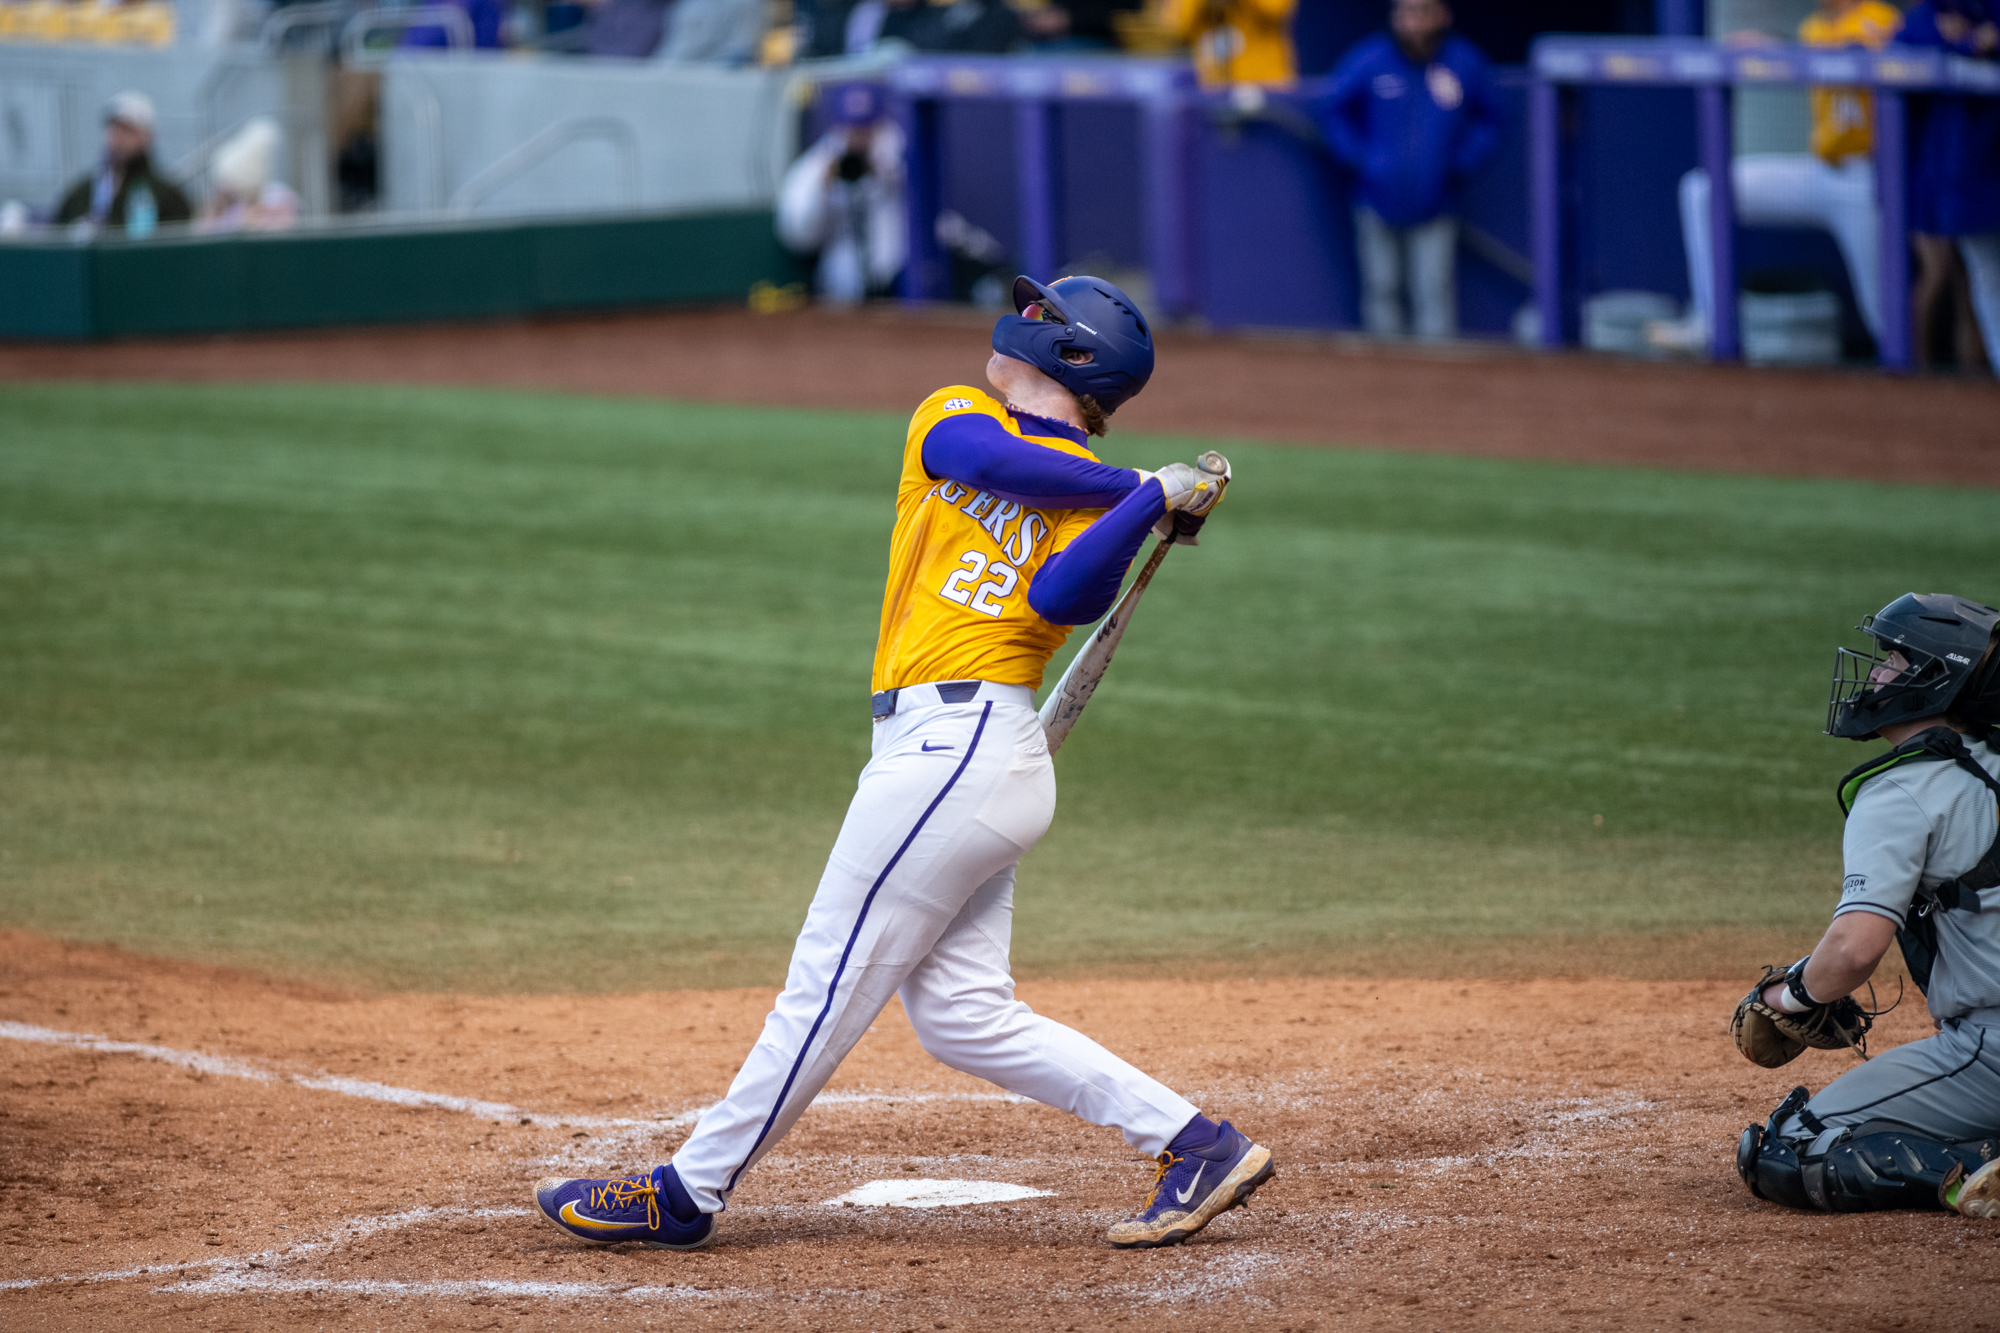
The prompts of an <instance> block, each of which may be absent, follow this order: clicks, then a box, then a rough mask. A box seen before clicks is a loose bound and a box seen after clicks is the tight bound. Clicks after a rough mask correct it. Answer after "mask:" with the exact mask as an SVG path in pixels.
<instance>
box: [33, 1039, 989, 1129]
mask: <svg viewBox="0 0 2000 1333" xmlns="http://www.w3.org/2000/svg"><path fill="white" fill-rule="evenodd" d="M0 1038H9V1039H11V1040H14V1041H27V1042H36V1043H38V1044H41V1045H45V1046H66V1047H69V1048H71V1049H75V1050H85V1051H96V1052H98V1053H100V1054H104V1055H133V1056H137V1057H139V1058H140V1059H142V1060H157V1061H159V1062H161V1063H162V1064H170V1065H177V1066H179V1067H180V1068H183V1069H191V1070H194V1071H196V1072H198V1073H203V1074H214V1075H218V1076H220V1077H223V1078H240V1079H247V1080H249V1081H251V1082H255V1083H290V1084H295V1085H296V1086H298V1087H301V1088H309V1089H311V1090H312V1091H314V1092H331V1093H337V1094H339V1095H340V1096H343V1097H356V1098H360V1099H362V1100H364V1101H372V1102H387V1103H389V1104H390V1105H392V1106H411V1107H419V1108H425V1109H429V1110H437V1111H457V1112H459V1113H461V1114H464V1115H470V1116H474V1117H476V1118H478V1119H480V1120H514V1121H520V1120H524V1119H525V1120H530V1121H533V1122H534V1123H536V1124H538V1125H560V1126H564V1127H575V1128H579V1129H596V1130H662V1129H681V1128H685V1127H687V1126H690V1125H692V1124H694V1123H695V1122H696V1121H697V1120H699V1119H701V1117H702V1116H703V1115H704V1114H705V1113H706V1112H708V1111H709V1110H711V1109H712V1107H711V1106H702V1107H697V1108H694V1109H692V1110H687V1111H677V1112H674V1113H673V1114H671V1115H663V1116H656V1117H654V1118H652V1119H645V1120H641V1119H632V1118H627V1117H613V1116H592V1115H570V1114H565V1113H550V1112H545V1111H531V1110H528V1109H527V1108H525V1107H520V1106H513V1105H510V1104H509V1103H506V1102H488V1101H481V1100H479V1099H478V1098H475V1097H456V1096H453V1095H452V1094H450V1093H445V1092H424V1091H422V1090H420V1089H417V1088H399V1087H395V1086H393V1085H391V1084H388V1083H375V1082H371V1081H369V1080H367V1079H359V1078H345V1077H342V1076H340V1075H336V1074H286V1073H282V1072H280V1071H278V1070H273V1069H268V1068H265V1067H264V1066H262V1065H259V1064H255V1063H253V1062H251V1061H248V1060H239V1059H235V1058H233V1057H231V1056H225V1055H208V1054H206V1053H204V1052H201V1051H183V1050H179V1049H177V1048H175V1047H172V1046H155V1045H152V1044H151V1043H148V1042H142V1041H113V1040H111V1039H110V1038H108V1037H103V1036H99V1035H97V1034H94V1033H88V1032H62V1031H59V1030H57V1029H55V1028H44V1027H36V1026H34V1025H33V1024H29V1023H13V1022H5V1021H0ZM1027 1100H1028V1099H1027V1098H1025V1097H1017V1096H1015V1095H1014V1094H1012V1093H1004V1092H909V1093H894V1092H823V1093H821V1094H820V1095H819V1096H818V1097H817V1098H815V1099H814V1100H813V1105H814V1106H828V1107H834V1106H872V1105H880V1104H883V1103H891V1102H895V1103H900V1102H1006V1103H1021V1102H1025V1101H1027Z"/></svg>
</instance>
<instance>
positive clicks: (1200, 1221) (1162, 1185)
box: [1105, 1120, 1277, 1250]
mask: <svg viewBox="0 0 2000 1333" xmlns="http://www.w3.org/2000/svg"><path fill="white" fill-rule="evenodd" d="M1276 1173H1277V1168H1276V1167H1275V1166H1273V1165H1272V1162H1271V1150H1270V1149H1269V1148H1265V1147H1262V1146H1260V1145H1258V1144H1255V1143H1252V1142H1251V1141H1250V1140H1249V1139H1247V1138H1245V1137H1244V1136H1243V1135H1242V1134H1240V1133H1238V1132H1237V1130H1236V1126H1234V1125H1232V1124H1230V1123H1229V1122H1228V1121H1227V1120H1225V1121H1223V1122H1222V1134H1221V1136H1220V1137H1219V1138H1217V1139H1216V1141H1215V1145H1214V1146H1213V1147H1210V1148H1204V1149H1202V1150H1201V1151H1200V1152H1191V1153H1186V1154H1177V1153H1172V1152H1163V1153H1161V1154H1160V1174H1159V1175H1157V1176H1155V1177H1154V1178H1153V1193H1152V1196H1151V1197H1150V1198H1148V1199H1147V1200H1146V1209H1145V1211H1144V1212H1142V1213H1140V1214H1139V1215H1138V1216H1137V1217H1128V1218H1126V1219H1125V1220H1124V1221H1123V1222H1120V1223H1119V1224H1118V1225H1117V1226H1115V1227H1113V1228H1111V1230H1110V1231H1109V1232H1107V1233H1106V1234H1105V1239H1106V1240H1109V1241H1110V1242H1111V1243H1112V1244H1113V1245H1116V1246H1117V1247H1118V1248H1119V1249H1121V1250H1150V1249H1153V1248H1155V1247H1157V1246H1161V1245H1178V1244H1180V1243H1181V1242H1182V1241H1184V1240H1186V1239H1187V1238H1188V1237H1189V1236H1192V1235H1194V1233H1195V1232H1197V1231H1200V1230H1201V1229H1202V1228H1203V1227H1205V1226H1207V1225H1208V1224H1209V1223H1210V1222H1213V1221H1214V1220H1215V1219H1216V1218H1218V1217H1220V1216H1222V1215H1223V1214H1224V1213H1226V1212H1228V1211H1229V1210H1230V1209H1231V1208H1238V1207H1241V1206H1243V1205H1244V1204H1246V1203H1248V1202H1249V1201H1250V1196H1251V1195H1252V1194H1254V1193H1255V1192H1256V1190H1257V1187H1258V1186H1259V1185H1261V1184H1263V1183H1264V1182H1265V1181H1267V1180H1269V1179H1270V1178H1271V1177H1272V1176H1273V1175H1275V1174H1276Z"/></svg>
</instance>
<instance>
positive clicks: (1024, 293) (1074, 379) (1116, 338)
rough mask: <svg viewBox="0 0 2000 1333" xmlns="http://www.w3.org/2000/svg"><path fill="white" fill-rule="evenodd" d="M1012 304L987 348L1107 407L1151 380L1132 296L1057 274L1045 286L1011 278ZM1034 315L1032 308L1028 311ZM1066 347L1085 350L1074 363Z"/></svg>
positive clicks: (1145, 337) (1141, 319)
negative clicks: (1084, 356)
mask: <svg viewBox="0 0 2000 1333" xmlns="http://www.w3.org/2000/svg"><path fill="white" fill-rule="evenodd" d="M1014 309H1015V310H1016V311H1017V312H1019V313H1016V314H1012V315H1002V316H1001V317H1000V322H999V323H998V324H995V325H994V326H993V350H994V351H996V352H999V353H1001V354H1002V355H1004V356H1011V357H1013V358H1014V359H1015V360H1017V361H1025V362H1027V363H1028V364H1029V365H1031V366H1033V367H1034V368H1035V369H1036V370H1039V371H1041V372H1042V373H1043V374H1044V375H1047V376H1048V377H1049V378H1050V379H1052V380H1054V381H1055V382H1056V383H1058V384H1060V385H1062V386H1063V388H1065V389H1068V390H1069V391H1070V392H1071V393H1073V394H1076V395H1078V396H1079V397H1081V396H1082V395H1084V394H1089V395H1090V396H1091V397H1092V398H1094V399H1096V400H1097V405H1098V406H1099V407H1101V408H1103V409H1104V410H1105V411H1106V412H1115V411H1117V410H1118V405H1119V404H1120V403H1122V402H1124V401H1125V400H1126V399H1127V398H1130V397H1131V396H1132V395H1133V394H1135V393H1137V392H1139V390H1141V389H1143V388H1145V387H1146V381H1147V380H1149V379H1151V378H1152V377H1153V331H1152V330H1151V329H1149V328H1147V327H1146V317H1145V316H1144V315H1142V314H1140V313H1139V307H1138V304H1137V303H1136V302H1134V301H1133V300H1132V298H1131V297H1129V296H1127V295H1126V294H1125V293H1123V292H1121V291H1119V290H1118V288H1117V287H1115V286H1113V285H1112V284H1111V283H1108V282H1106V281H1105V280H1104V279H1102V278H1088V277H1084V278H1062V279H1059V280H1057V281H1055V282H1052V283H1050V284H1049V285H1048V286H1046V287H1044V286H1043V285H1042V284H1041V283H1039V282H1036V281H1035V280H1034V279H1033V278H1016V279H1014ZM1030 312H1032V313H1030ZM1064 352H1088V353H1090V359H1089V360H1087V361H1084V362H1083V363H1081V364H1078V363H1077V362H1074V361H1066V360H1064V359H1063V353H1064Z"/></svg>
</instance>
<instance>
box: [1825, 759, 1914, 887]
mask: <svg viewBox="0 0 2000 1333" xmlns="http://www.w3.org/2000/svg"><path fill="white" fill-rule="evenodd" d="M1930 836H1931V822H1930V820H1929V818H1928V817H1927V816H1926V815H1925V814H1924V810H1923V807H1922V806H1920V805H1918V804H1917V802H1916V799H1915V798H1914V797H1912V796H1911V795H1910V793H1909V792H1908V791H1907V790H1905V789H1904V787H1903V786H1902V785H1901V784H1900V783H1898V782H1897V781H1896V780H1895V778H1894V777H1893V776H1892V775H1890V774H1886V773H1885V774H1883V775H1882V776H1881V777H1878V778H1875V779H1874V780H1872V781H1871V782H1869V784H1868V785H1867V786H1866V787H1863V788H1862V789H1861V795H1860V796H1859V797H1857V798H1856V799H1855V802H1854V809H1853V810H1852V811H1851V812H1850V813H1849V814H1848V816H1847V828H1846V830H1845V831H1844V832H1843V834H1842V836H1841V848H1840V850H1841V860H1842V862H1843V863H1844V866H1845V870H1844V876H1845V877H1844V878H1843V879H1842V880H1841V884H1840V905H1839V906H1838V907H1836V908H1834V909H1833V914H1834V915H1835V916H1842V915H1844V914H1846V913H1848V912H1873V913H1874V914H1875V915H1877V916H1886V917H1888V918H1889V919H1890V920H1891V921H1895V922H1898V923H1900V922H1901V921H1902V920H1903V919H1904V917H1905V916H1907V915H1908V914H1909V910H1910V902H1911V900H1912V899H1914V898H1915V897H1916V893H1917V888H1918V886H1919V885H1920V884H1921V883H1922V881H1923V874H1924V862H1925V860H1926V859H1928V857H1929V855H1930Z"/></svg>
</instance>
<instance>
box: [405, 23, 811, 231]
mask: <svg viewBox="0 0 2000 1333" xmlns="http://www.w3.org/2000/svg"><path fill="white" fill-rule="evenodd" d="M795 84H796V77H795V76H794V75H793V74H791V73H789V72H787V71H782V70H779V71H766V70H760V69H719V68H707V67H702V66H688V65H669V64H664V63H660V62H656V61H636V60H634V61H625V60H589V61H585V60H576V59H545V60H525V61H524V60H518V59H513V58H510V57H507V56H503V55H497V54H488V53H484V52H481V53H475V54H471V55H436V56H423V55H415V54H411V55H398V56H397V57H396V58H395V59H393V60H391V61H389V62H387V64H386V65H385V67H384V74H383V86H382V99H383V105H382V207H383V209H384V211H389V212H423V211H430V210H436V209H442V208H444V207H445V206H446V205H447V204H448V203H449V202H450V201H451V199H452V198H453V196H454V195H455V194H457V193H458V192H459V190H460V187H462V186H464V185H465V184H466V183H467V182H468V181H470V180H472V179H473V178H474V177H475V176H476V175H477V174H478V173H480V172H482V171H484V170H486V169H487V168H488V167H491V166H493V165H494V164H495V163H497V162H499V161H500V160H501V159H502V158H503V157H505V156H506V155H507V154H508V153H509V152H511V151H513V150H516V149H518V148H520V147H521V146H522V145H523V144H526V143H527V142H529V141H530V140H531V139H533V138H534V136H536V135H537V134H540V133H542V132H544V131H546V130H549V129H550V128H551V127H552V126H557V125H560V124H563V123H565V122H576V121H579V120H582V119H586V118H592V119H604V120H610V121H612V122H614V123H616V124H617V125H620V126H623V127H624V129H625V132H626V133H627V134H628V135H629V140H628V141H629V142H630V143H631V145H632V146H633V149H634V152H635V155H636V159H637V161H636V170H632V169H631V168H630V167H628V165H627V158H626V157H625V156H624V155H622V154H621V153H620V151H619V150H618V148H617V147H616V146H615V144H614V143H613V142H608V141H606V140H605V139H603V138H589V139H582V140H578V141H575V142H571V143H569V144H567V145H566V146H563V147H560V148H557V149H555V150H554V151H553V153H552V154H551V155H550V156H548V157H546V158H545V159H543V160H542V161H541V162H540V163H539V164H538V165H535V166H532V167H530V168H528V169H527V170H525V171H524V172H523V173H522V174H521V175H519V176H518V177H516V178H514V179H513V180H512V181H510V182H508V183H507V184H505V185H503V186H501V187H500V188H499V189H497V190H496V191H494V192H493V193H492V194H491V195H490V197H488V198H487V199H486V200H485V201H484V202H482V203H481V204H479V205H478V208H477V213H478V215H479V216H482V217H491V216H522V215H528V214H537V213H562V212H589V211H591V210H596V209H606V208H617V207H639V208H648V209H688V208H754V207H768V206H769V205H770V204H771V202H772V200H773V199H775V198H776V195H777V183H778V178H779V176H780V175H781V174H782V173H783V171H784V169H785V167H786V165H787V164H789V163H790V161H791V159H792V157H793V156H794V154H795V153H796V152H797V142H796V141H797V121H798V116H797V114H796V112H797V109H798V103H797V102H796V100H794V97H795V95H794V93H793V92H792V89H793V88H794V86H795Z"/></svg>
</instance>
